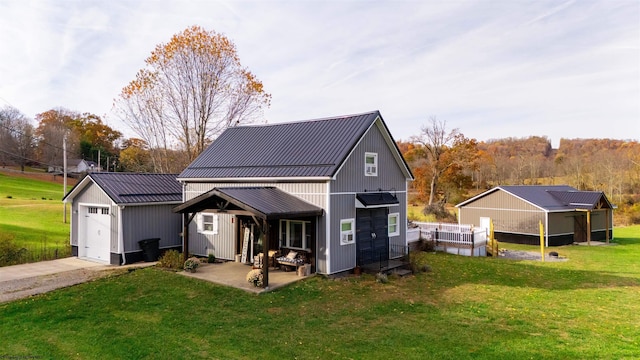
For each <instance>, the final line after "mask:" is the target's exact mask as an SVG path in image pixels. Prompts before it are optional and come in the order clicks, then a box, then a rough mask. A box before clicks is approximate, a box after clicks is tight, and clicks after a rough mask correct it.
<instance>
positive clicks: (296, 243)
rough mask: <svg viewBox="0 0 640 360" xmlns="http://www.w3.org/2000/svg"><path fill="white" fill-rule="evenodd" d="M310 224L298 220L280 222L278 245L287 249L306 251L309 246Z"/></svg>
mask: <svg viewBox="0 0 640 360" xmlns="http://www.w3.org/2000/svg"><path fill="white" fill-rule="evenodd" d="M310 231H311V223H310V222H309V221H300V220H280V244H282V246H284V247H288V248H296V249H308V248H309V246H310V245H311V234H309V232H310Z"/></svg>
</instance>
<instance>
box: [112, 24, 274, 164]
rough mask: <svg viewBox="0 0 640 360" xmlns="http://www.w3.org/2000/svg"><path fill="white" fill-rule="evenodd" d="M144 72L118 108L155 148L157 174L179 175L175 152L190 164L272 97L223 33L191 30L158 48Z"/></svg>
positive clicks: (126, 90)
mask: <svg viewBox="0 0 640 360" xmlns="http://www.w3.org/2000/svg"><path fill="white" fill-rule="evenodd" d="M145 63H146V65H147V67H146V68H144V69H142V70H140V71H139V72H138V73H137V75H136V78H135V79H134V80H133V81H131V82H130V83H129V84H128V85H127V86H126V87H124V88H123V89H122V92H121V94H120V96H119V98H118V99H117V100H116V108H117V110H118V111H119V114H120V117H121V118H122V120H123V121H124V122H125V123H127V124H128V125H129V126H130V127H131V128H132V130H133V131H134V132H136V134H137V135H138V136H139V137H140V138H141V139H143V140H144V141H145V142H146V143H147V144H148V145H149V146H150V147H151V148H152V149H158V150H160V151H151V157H152V162H153V165H154V168H155V170H156V171H157V172H168V171H176V170H178V169H176V165H178V166H179V167H182V166H184V165H186V164H175V163H173V164H172V163H170V162H168V160H167V158H168V156H167V155H168V154H169V151H170V150H171V149H179V150H182V151H183V152H184V153H185V154H186V157H185V158H186V160H187V161H191V160H193V159H194V158H195V157H196V156H197V155H199V154H200V153H201V152H202V151H203V150H204V149H205V147H206V146H207V145H209V143H210V142H211V141H212V140H213V139H214V138H215V137H217V136H218V135H219V134H220V133H221V132H222V131H223V130H224V129H226V128H227V127H229V126H234V125H237V124H245V123H251V122H253V121H255V120H256V119H257V118H258V117H260V115H261V113H262V110H263V108H264V107H268V106H269V102H270V98H271V96H270V95H269V94H267V93H265V91H264V88H263V85H262V83H261V82H260V81H259V80H258V79H257V78H256V77H255V76H254V75H253V74H252V73H251V72H249V71H248V70H247V69H246V68H244V67H242V65H241V64H240V59H239V57H238V54H237V52H236V47H235V45H234V44H233V43H232V42H231V41H230V40H229V39H228V38H227V37H225V36H224V35H222V34H218V33H216V32H214V31H206V30H204V29H202V28H201V27H198V26H192V27H190V28H188V29H186V30H184V31H183V32H181V33H179V34H176V35H174V36H173V37H172V38H171V40H170V41H169V42H168V43H167V44H160V45H158V46H156V48H155V50H154V51H153V52H152V53H151V55H150V56H149V57H148V58H147V59H146V60H145Z"/></svg>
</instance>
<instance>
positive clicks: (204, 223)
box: [198, 213, 218, 235]
mask: <svg viewBox="0 0 640 360" xmlns="http://www.w3.org/2000/svg"><path fill="white" fill-rule="evenodd" d="M198 232H199V233H201V234H214V235H215V234H217V233H218V215H217V214H207V213H202V214H200V215H199V216H198Z"/></svg>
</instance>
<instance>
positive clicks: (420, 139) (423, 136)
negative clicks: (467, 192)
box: [411, 117, 478, 205]
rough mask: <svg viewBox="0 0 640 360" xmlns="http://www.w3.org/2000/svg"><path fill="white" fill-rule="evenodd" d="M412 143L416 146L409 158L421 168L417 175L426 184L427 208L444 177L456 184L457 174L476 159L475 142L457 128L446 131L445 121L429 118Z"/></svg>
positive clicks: (471, 164)
mask: <svg viewBox="0 0 640 360" xmlns="http://www.w3.org/2000/svg"><path fill="white" fill-rule="evenodd" d="M412 142H414V143H415V144H416V145H417V146H416V148H415V150H414V154H411V157H412V159H413V161H414V163H415V164H416V165H417V166H418V167H420V168H422V169H421V170H419V171H417V172H418V173H420V174H423V176H426V177H425V179H424V180H423V182H424V185H427V184H428V192H429V202H428V205H432V204H433V203H434V200H435V199H436V196H437V194H438V191H439V190H440V188H439V186H440V184H441V181H442V180H443V177H444V176H445V175H446V178H447V179H448V180H449V181H454V182H458V183H459V182H460V181H461V178H460V176H462V175H463V174H461V172H462V171H463V170H464V169H471V168H472V167H473V166H474V163H475V160H476V158H477V156H478V151H477V146H476V145H477V144H476V141H475V140H473V139H467V138H466V137H465V136H464V135H463V134H462V133H461V132H460V131H459V130H458V129H452V130H448V129H447V123H446V121H443V120H439V119H437V118H436V117H431V118H430V119H429V124H428V125H426V126H423V127H422V129H421V132H420V135H418V136H414V137H413V138H412Z"/></svg>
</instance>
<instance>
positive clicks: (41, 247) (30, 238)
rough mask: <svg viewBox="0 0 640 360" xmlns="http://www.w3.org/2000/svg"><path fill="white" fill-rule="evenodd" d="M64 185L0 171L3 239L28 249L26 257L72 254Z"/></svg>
mask: <svg viewBox="0 0 640 360" xmlns="http://www.w3.org/2000/svg"><path fill="white" fill-rule="evenodd" d="M62 193H63V190H62V185H60V184H56V183H53V182H47V181H41V180H34V179H28V178H19V177H12V176H7V175H4V174H0V233H2V235H3V236H2V239H0V241H3V242H6V241H11V242H12V243H13V244H14V245H15V246H16V247H18V248H25V249H27V253H26V254H25V256H24V260H25V261H39V260H43V259H49V258H52V257H55V256H56V255H57V256H58V257H64V256H69V255H70V248H69V245H68V243H69V231H70V230H69V223H66V224H65V223H64V222H63V212H62V211H63V205H62V202H61V199H62Z"/></svg>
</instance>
